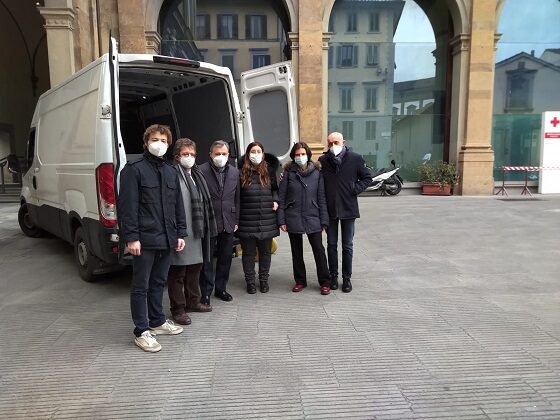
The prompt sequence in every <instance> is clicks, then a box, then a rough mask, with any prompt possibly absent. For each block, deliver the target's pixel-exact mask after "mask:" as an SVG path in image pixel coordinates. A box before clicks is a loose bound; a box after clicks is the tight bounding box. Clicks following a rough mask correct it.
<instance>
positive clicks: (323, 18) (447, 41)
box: [0, 0, 504, 195]
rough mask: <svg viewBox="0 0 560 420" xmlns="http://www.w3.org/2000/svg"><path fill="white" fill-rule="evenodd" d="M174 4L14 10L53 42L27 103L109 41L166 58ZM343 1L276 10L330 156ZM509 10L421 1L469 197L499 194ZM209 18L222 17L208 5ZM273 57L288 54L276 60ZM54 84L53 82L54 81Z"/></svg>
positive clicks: (19, 147) (153, 0)
mask: <svg viewBox="0 0 560 420" xmlns="http://www.w3.org/2000/svg"><path fill="white" fill-rule="evenodd" d="M166 1H173V0H44V1H42V2H39V7H35V6H34V5H33V4H32V3H33V2H29V3H27V2H25V3H26V5H25V6H21V5H20V6H17V5H16V6H14V9H18V8H19V9H21V8H25V10H19V9H18V13H17V14H18V16H16V17H15V18H14V19H15V21H16V23H17V20H18V19H20V21H19V25H20V26H21V27H24V26H25V25H28V23H27V22H25V21H24V19H26V18H28V17H29V16H33V17H34V19H35V22H34V23H33V25H34V26H33V28H27V30H29V31H32V30H33V31H35V32H37V31H39V30H40V28H37V25H44V33H45V41H44V42H43V44H42V45H39V46H38V47H37V51H38V52H37V55H39V56H41V54H44V55H45V57H44V65H46V66H48V69H45V68H42V70H41V75H42V76H41V77H42V78H43V79H42V80H40V82H39V86H40V87H41V88H40V89H39V92H35V94H34V95H32V94H28V95H27V96H26V100H27V102H28V103H33V101H36V99H37V98H38V94H40V93H41V91H44V90H45V89H46V88H47V87H48V86H54V85H56V84H57V83H59V82H61V81H62V80H64V79H65V78H66V77H68V76H70V75H71V74H72V73H73V72H75V71H77V70H79V69H80V68H82V67H84V66H85V65H87V64H88V63H89V62H91V61H92V60H94V59H95V58H97V57H99V56H100V55H101V54H103V53H105V52H107V50H108V46H109V36H110V35H109V34H110V32H111V34H112V35H113V36H114V37H115V38H116V39H117V40H118V42H119V50H120V52H124V53H159V52H160V50H161V42H162V36H161V33H160V11H161V10H162V7H163V6H164V3H165V2H166ZM336 1H340V0H278V2H277V3H278V5H279V6H280V7H281V8H282V9H283V12H284V13H285V16H287V25H288V30H287V33H288V39H287V42H288V45H289V48H290V49H291V59H292V63H293V68H294V71H295V77H296V88H297V98H298V109H299V138H300V140H301V141H306V142H308V143H310V144H311V145H312V146H313V148H314V149H315V150H323V149H324V148H325V142H326V137H327V134H328V133H327V131H328V115H327V114H328V95H329V90H328V68H329V63H328V52H329V40H330V37H331V35H332V34H331V32H329V19H330V16H331V12H332V10H333V7H334V6H335V3H336ZM503 2H504V0H416V3H417V5H418V6H419V7H420V8H422V10H423V11H424V12H425V14H426V16H427V17H428V19H429V20H430V23H431V25H432V27H433V29H434V34H435V40H436V49H435V50H434V56H435V57H436V61H437V60H442V59H445V60H448V66H447V68H448V69H449V71H448V74H438V73H437V71H436V75H435V79H436V83H437V81H438V78H439V79H440V81H441V82H442V83H443V82H445V83H444V85H445V88H446V91H447V96H446V98H447V99H446V101H447V102H446V104H445V110H446V113H447V114H446V120H447V125H446V127H445V130H446V133H447V134H446V138H447V143H446V156H445V158H446V159H448V160H450V161H455V162H457V163H458V167H459V169H460V172H461V184H460V189H459V191H460V193H461V194H464V195H490V194H492V193H493V189H494V178H493V169H494V151H493V150H492V141H491V138H492V108H493V93H494V92H493V90H494V72H495V48H496V42H497V41H498V39H499V35H498V34H497V26H498V21H499V16H500V12H501V8H502V5H503ZM8 3H10V2H8ZM11 3H14V4H15V3H16V2H11ZM18 3H19V2H18ZM22 3H23V2H22ZM207 13H208V14H212V13H215V11H214V10H213V9H212V7H211V6H207ZM262 13H263V14H264V13H269V11H262ZM38 17H41V18H42V19H38ZM271 29H273V31H272V30H271V33H274V37H275V38H278V37H280V33H279V30H278V29H277V28H276V27H274V28H271ZM23 32H25V30H24V31H23ZM35 37H36V38H37V35H35ZM205 42H206V44H205ZM211 42H214V43H215V41H201V43H200V44H201V47H203V48H206V49H207V51H208V52H209V53H210V51H214V50H215V46H214V45H211V44H210V43H211ZM262 43H263V47H262V48H269V45H268V43H267V42H266V40H263V41H262ZM213 48H214V49H213ZM236 48H237V47H236ZM224 49H227V46H226V47H224ZM213 53H214V52H212V54H213ZM274 56H275V57H276V56H280V54H277V53H276V52H274ZM3 60H6V59H5V58H4V59H3ZM242 60H243V61H244V63H245V62H247V63H248V62H249V61H250V56H249V55H243V56H242ZM273 61H274V60H273ZM1 64H3V66H4V63H1ZM20 73H21V71H20ZM9 77H10V75H9V74H7V75H6V74H4V75H2V78H3V79H2V80H6V81H7V80H9ZM45 77H48V78H49V80H48V82H47V81H45V80H44V78H45ZM444 78H445V81H444V80H443V79H444ZM8 90H9V89H8ZM3 95H5V93H3ZM2 103H5V100H4V98H2ZM33 105H34V104H33ZM1 107H2V108H0V111H1V112H2V115H0V118H1V119H0V129H1V128H2V127H7V126H9V125H10V117H9V116H8V117H6V116H5V115H4V113H5V111H6V109H3V108H4V105H2V106H1ZM32 107H33V106H28V107H25V111H24V114H25V115H23V116H20V117H19V118H13V120H14V121H15V120H17V123H16V125H17V127H11V131H12V132H13V133H16V134H14V137H15V140H12V150H13V151H14V152H16V153H17V154H18V155H23V154H24V153H25V141H26V136H27V135H26V134H25V126H24V122H25V121H29V120H30V119H31V114H30V112H31V113H32V111H30V110H32ZM6 115H9V114H8V113H6Z"/></svg>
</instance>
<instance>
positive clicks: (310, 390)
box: [0, 196, 560, 419]
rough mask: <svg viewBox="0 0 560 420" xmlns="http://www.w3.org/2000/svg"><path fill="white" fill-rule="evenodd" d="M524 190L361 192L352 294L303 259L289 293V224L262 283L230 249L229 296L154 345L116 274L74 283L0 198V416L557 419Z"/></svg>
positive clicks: (558, 253)
mask: <svg viewBox="0 0 560 420" xmlns="http://www.w3.org/2000/svg"><path fill="white" fill-rule="evenodd" d="M537 197H538V198H539V199H540V200H525V199H524V200H523V201H516V200H511V199H510V200H499V199H497V198H496V197H481V198H478V197H477V198H475V197H424V196H397V197H372V196H370V197H362V198H361V199H360V206H361V210H362V218H361V219H360V220H359V221H358V224H357V232H356V237H355V257H354V261H355V264H354V276H353V277H354V282H353V283H354V291H353V292H352V293H350V294H343V293H341V292H340V291H336V292H333V293H331V295H329V296H321V295H320V294H319V289H318V286H317V285H316V283H315V281H314V270H313V267H312V265H309V266H308V271H309V284H310V286H309V287H308V288H307V289H305V290H304V291H303V292H301V293H298V294H295V293H292V292H291V291H290V289H291V287H292V279H291V261H290V256H289V255H290V254H289V242H288V240H287V237H286V235H285V234H284V235H282V236H281V238H280V241H279V242H280V248H279V251H278V253H277V254H276V255H274V256H273V261H272V270H271V273H272V275H271V291H270V293H268V294H264V295H263V294H260V293H257V294H256V295H248V294H246V293H245V292H244V284H243V280H242V271H241V261H240V260H239V259H236V260H235V261H234V263H233V268H232V276H231V281H230V287H229V288H228V290H229V291H230V292H231V293H232V294H233V296H234V301H233V302H231V303H224V302H221V301H217V300H215V299H214V300H213V301H212V304H213V306H214V311H213V312H212V313H209V314H193V315H192V318H193V323H192V325H191V326H189V327H187V328H186V330H185V332H184V333H183V334H181V335H178V336H174V337H161V339H160V342H161V344H162V345H163V350H162V351H161V352H159V353H156V354H148V353H144V352H142V351H140V350H139V349H138V348H137V347H136V346H134V344H133V342H132V340H133V336H132V322H131V320H130V315H129V309H128V287H129V274H128V272H126V271H125V272H123V273H120V274H118V275H113V276H111V277H108V278H105V279H103V280H101V281H99V282H98V283H95V284H88V283H85V282H83V281H82V280H80V279H79V277H78V275H77V272H76V269H75V267H74V265H73V260H72V255H71V247H70V246H69V245H67V244H65V243H64V242H62V241H61V240H58V239H53V238H46V239H31V238H26V237H24V236H23V235H22V234H21V233H20V231H19V229H18V227H17V220H16V216H15V213H16V211H17V206H16V205H13V204H9V205H6V204H5V205H0V273H1V274H0V336H1V337H2V343H1V344H0V360H1V372H0V418H10V419H12V418H45V419H46V418H49V419H50V418H55V419H59V418H72V419H75V418H95V419H99V418H103V419H105V418H106V419H115V418H149V419H152V418H153V419H157V418H164V419H167V418H192V419H204V418H210V419H214V418H223V419H233V418H239V419H247V418H281V419H336V418H357V419H451V418H453V419H455V418H458V419H527V418H538V419H558V418H560V196H537ZM306 255H307V258H308V261H312V257H311V253H310V250H309V248H307V250H306ZM165 306H166V308H167V307H168V301H167V297H166V299H165Z"/></svg>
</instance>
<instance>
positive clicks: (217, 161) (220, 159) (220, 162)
mask: <svg viewBox="0 0 560 420" xmlns="http://www.w3.org/2000/svg"><path fill="white" fill-rule="evenodd" d="M227 160H228V157H227V156H224V155H218V156H215V157H213V158H212V162H214V165H216V167H218V168H223V167H224V166H226V163H227Z"/></svg>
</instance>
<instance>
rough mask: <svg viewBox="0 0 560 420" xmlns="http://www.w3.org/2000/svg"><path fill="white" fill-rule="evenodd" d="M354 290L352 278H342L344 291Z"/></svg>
mask: <svg viewBox="0 0 560 420" xmlns="http://www.w3.org/2000/svg"><path fill="white" fill-rule="evenodd" d="M351 291H352V282H351V281H350V279H342V292H343V293H350V292H351Z"/></svg>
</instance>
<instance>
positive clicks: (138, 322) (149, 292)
mask: <svg viewBox="0 0 560 420" xmlns="http://www.w3.org/2000/svg"><path fill="white" fill-rule="evenodd" d="M170 264H171V250H169V249H166V250H154V249H142V252H141V253H140V255H136V256H134V257H132V283H131V285H130V311H131V313H132V321H133V322H134V327H135V328H134V335H135V336H136V337H139V336H140V335H141V334H142V333H143V332H144V331H146V330H148V329H149V328H150V327H152V328H153V327H159V326H160V325H162V324H163V323H164V322H165V314H164V313H163V289H164V288H165V283H166V282H167V273H168V272H169V266H170Z"/></svg>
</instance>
